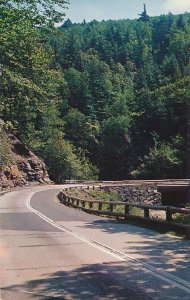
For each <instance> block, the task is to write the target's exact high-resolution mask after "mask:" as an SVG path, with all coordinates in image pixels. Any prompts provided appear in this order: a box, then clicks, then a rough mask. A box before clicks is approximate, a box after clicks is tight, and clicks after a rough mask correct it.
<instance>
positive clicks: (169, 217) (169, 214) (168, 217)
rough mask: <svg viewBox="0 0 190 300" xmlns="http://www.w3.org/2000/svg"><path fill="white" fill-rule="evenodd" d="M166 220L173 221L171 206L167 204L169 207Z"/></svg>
mask: <svg viewBox="0 0 190 300" xmlns="http://www.w3.org/2000/svg"><path fill="white" fill-rule="evenodd" d="M166 221H167V222H171V221H172V212H171V210H170V207H169V206H167V208H166Z"/></svg>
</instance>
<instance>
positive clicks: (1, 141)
mask: <svg viewBox="0 0 190 300" xmlns="http://www.w3.org/2000/svg"><path fill="white" fill-rule="evenodd" d="M0 167H1V169H0V176H1V178H0V189H10V188H14V187H21V186H26V185H31V184H35V183H36V184H37V183H38V184H46V183H49V182H50V180H49V176H48V173H47V169H46V166H45V164H44V162H43V161H42V160H41V159H39V158H38V157H37V156H36V155H35V154H34V153H33V152H32V151H30V150H29V149H28V148H27V147H26V146H25V145H23V144H22V143H21V141H20V140H19V139H18V138H17V137H16V136H15V135H14V134H13V133H11V132H10V131H7V130H6V129H5V128H4V127H3V125H1V126H0Z"/></svg>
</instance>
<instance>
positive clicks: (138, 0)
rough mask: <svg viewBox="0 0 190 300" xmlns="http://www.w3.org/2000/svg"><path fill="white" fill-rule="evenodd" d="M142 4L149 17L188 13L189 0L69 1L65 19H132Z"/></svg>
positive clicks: (140, 10) (78, 20)
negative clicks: (144, 4)
mask: <svg viewBox="0 0 190 300" xmlns="http://www.w3.org/2000/svg"><path fill="white" fill-rule="evenodd" d="M143 3H146V6H147V13H148V14H149V15H150V16H157V15H161V14H167V13H169V12H171V13H173V14H178V13H184V12H186V11H188V12H190V0H70V5H69V7H68V10H66V17H65V19H67V18H69V19H71V20H72V22H82V21H83V20H84V19H85V20H86V21H87V22H88V21H91V20H93V19H96V20H98V21H101V20H103V19H104V20H108V19H114V20H117V19H134V18H137V17H138V14H139V13H141V12H142V10H143Z"/></svg>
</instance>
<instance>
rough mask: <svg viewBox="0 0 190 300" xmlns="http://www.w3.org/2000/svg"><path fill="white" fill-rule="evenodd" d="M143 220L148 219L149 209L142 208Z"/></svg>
mask: <svg viewBox="0 0 190 300" xmlns="http://www.w3.org/2000/svg"><path fill="white" fill-rule="evenodd" d="M144 218H150V214H149V208H147V207H144Z"/></svg>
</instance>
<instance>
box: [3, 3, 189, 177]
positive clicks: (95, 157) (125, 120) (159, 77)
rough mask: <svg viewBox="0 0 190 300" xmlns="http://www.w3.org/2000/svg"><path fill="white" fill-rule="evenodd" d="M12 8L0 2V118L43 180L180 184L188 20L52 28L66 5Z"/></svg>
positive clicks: (185, 146) (185, 158) (185, 171)
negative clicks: (38, 165)
mask: <svg viewBox="0 0 190 300" xmlns="http://www.w3.org/2000/svg"><path fill="white" fill-rule="evenodd" d="M19 2H20V4H19V5H18V4H17V3H18V1H16V0H15V1H0V66H1V70H0V71H1V76H0V100H1V102H0V109H1V113H2V119H3V120H4V122H5V126H7V128H11V129H12V130H13V131H14V132H16V133H17V135H18V136H19V137H20V138H21V140H22V141H23V142H24V143H25V144H26V145H27V146H28V147H30V148H31V149H32V150H33V151H34V152H35V153H36V154H38V155H39V156H40V157H42V158H43V159H44V161H45V163H46V164H47V166H48V169H49V173H50V176H51V178H52V179H53V180H54V181H55V182H59V183H61V182H63V180H65V179H70V178H75V179H93V178H101V179H106V180H109V179H110V180H119V179H128V178H138V179H150V178H151V179H156V178H182V177H183V178H186V177H189V176H190V14H189V13H186V14H183V15H172V14H168V15H162V16H160V17H151V18H148V17H147V18H143V17H141V18H139V19H136V20H118V21H112V20H109V21H101V22H98V21H96V20H93V21H91V22H89V23H87V22H86V21H85V20H84V22H82V23H81V24H73V23H72V22H71V20H69V19H68V20H66V21H64V22H63V24H62V25H61V26H59V27H56V26H54V23H55V22H57V21H59V18H60V17H62V16H61V15H59V13H57V12H56V11H55V10H54V9H52V6H51V4H52V2H54V3H55V2H56V3H57V4H58V5H62V6H64V5H65V4H66V3H65V2H66V1H61V0H59V1H49V0H48V1H41V2H43V3H45V4H46V5H44V7H45V8H44V14H42V13H39V12H38V8H37V4H38V3H39V2H40V1H29V0H22V1H19ZM11 3H15V5H12V4H11ZM51 13H52V15H51Z"/></svg>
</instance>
